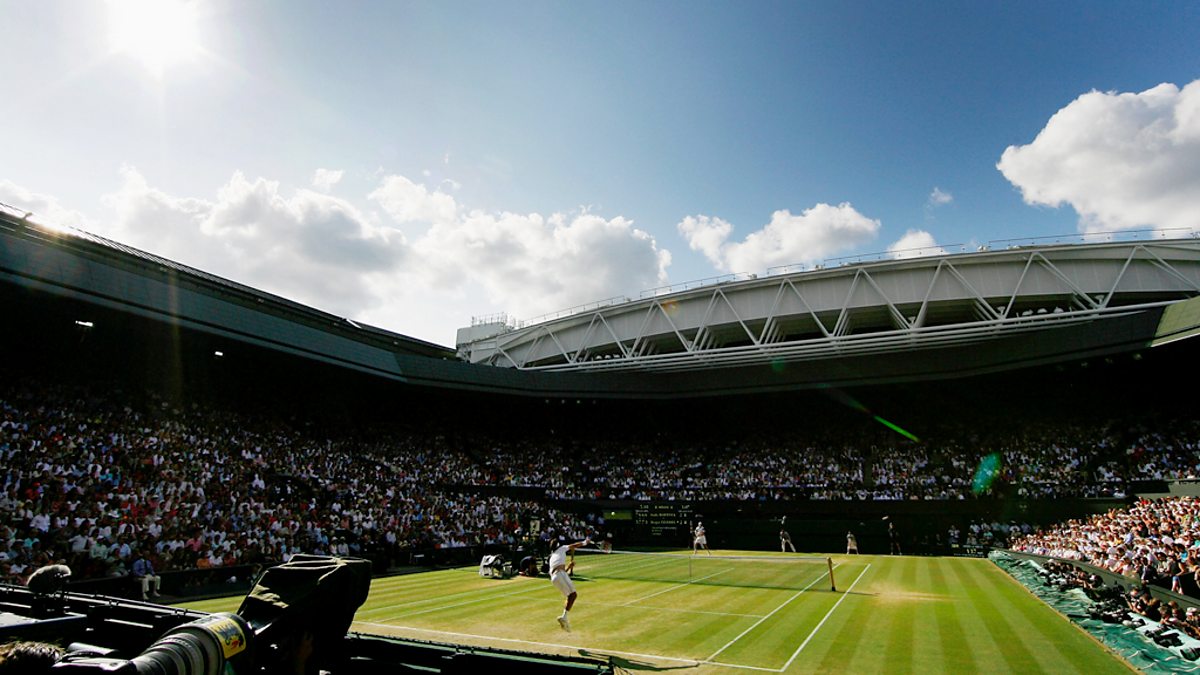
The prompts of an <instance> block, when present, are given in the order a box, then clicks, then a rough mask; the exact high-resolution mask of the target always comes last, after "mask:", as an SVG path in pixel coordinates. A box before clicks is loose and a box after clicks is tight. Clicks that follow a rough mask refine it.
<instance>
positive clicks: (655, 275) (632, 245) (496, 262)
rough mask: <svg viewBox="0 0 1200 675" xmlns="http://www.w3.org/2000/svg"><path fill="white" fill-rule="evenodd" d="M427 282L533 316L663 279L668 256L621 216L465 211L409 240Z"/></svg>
mask: <svg viewBox="0 0 1200 675" xmlns="http://www.w3.org/2000/svg"><path fill="white" fill-rule="evenodd" d="M413 249H414V251H415V252H416V253H418V254H419V255H420V257H421V259H422V261H423V263H424V265H425V274H426V275H427V279H428V281H429V282H430V283H432V284H434V285H435V286H436V287H437V288H439V289H442V290H450V289H454V288H457V287H459V286H460V285H462V284H465V283H474V284H477V285H478V286H480V287H482V288H483V289H484V290H485V291H486V292H487V294H488V296H489V297H490V298H491V299H492V300H493V301H495V302H497V303H499V304H501V305H502V306H504V307H505V308H506V309H507V310H508V311H509V312H510V313H513V314H515V315H517V316H521V317H525V318H530V317H531V316H533V315H540V314H544V313H547V312H551V311H556V310H559V309H565V308H567V307H572V306H576V305H580V304H584V303H588V302H592V301H595V300H600V299H604V298H606V297H611V296H613V295H618V294H633V293H636V292H638V291H640V290H643V289H645V288H649V287H651V286H655V285H660V284H662V283H664V282H665V281H666V276H667V272H666V271H667V267H668V266H669V265H670V264H671V254H670V252H669V251H666V250H663V249H659V248H658V246H657V244H656V242H655V240H654V238H653V237H651V236H650V235H649V234H647V233H646V232H643V231H641V230H638V229H636V228H634V227H633V223H632V222H631V221H629V220H627V219H625V218H621V217H616V218H612V219H605V218H602V217H600V216H596V215H591V214H576V215H574V216H567V215H565V214H560V213H556V214H553V215H551V216H542V215H540V214H536V213H533V214H516V213H485V212H482V211H470V212H468V213H466V214H464V215H463V216H462V217H461V218H459V219H456V220H453V221H449V222H443V223H438V224H435V225H434V226H433V227H431V228H430V229H429V230H428V231H427V232H426V233H425V235H424V236H422V237H421V238H420V239H418V240H416V241H414V243H413Z"/></svg>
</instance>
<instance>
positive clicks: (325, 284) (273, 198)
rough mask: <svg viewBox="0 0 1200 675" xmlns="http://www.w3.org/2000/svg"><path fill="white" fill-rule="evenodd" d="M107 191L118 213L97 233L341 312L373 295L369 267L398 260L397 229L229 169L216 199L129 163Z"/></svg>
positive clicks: (362, 306) (402, 249)
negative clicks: (171, 189)
mask: <svg viewBox="0 0 1200 675" xmlns="http://www.w3.org/2000/svg"><path fill="white" fill-rule="evenodd" d="M121 175H122V184H121V187H120V189H118V190H117V191H116V192H114V193H112V194H109V195H107V196H105V198H104V201H105V203H106V204H107V205H108V206H109V207H111V208H112V209H113V211H114V213H115V214H116V217H115V219H113V220H112V221H111V222H109V223H106V224H103V225H100V226H98V233H99V234H103V235H106V236H109V237H112V238H113V239H116V240H118V241H121V242H123V243H126V244H129V245H131V246H134V247H137V248H141V249H144V250H147V251H150V252H152V253H156V254H158V255H162V256H164V257H167V258H170V259H172V260H176V261H179V262H182V263H184V264H187V265H191V266H193V267H196V268H199V269H202V270H204V271H206V272H210V273H213V274H217V275H220V276H224V277H227V278H230V279H233V280H235V281H239V282H242V283H245V284H248V285H250V286H254V287H256V288H261V289H263V290H266V291H269V292H272V293H275V294H278V295H282V296H284V297H287V298H290V299H293V300H297V301H299V302H303V303H306V304H311V305H313V306H316V307H318V308H321V309H324V310H327V311H331V312H334V313H340V314H344V315H348V316H353V315H356V314H357V313H360V312H363V311H365V310H367V309H369V308H370V307H372V306H375V305H377V304H379V302H380V299H379V297H378V295H377V291H376V289H374V288H373V287H372V285H371V283H370V280H369V275H371V274H373V273H383V272H387V271H388V270H391V269H395V268H396V267H398V266H399V265H400V264H402V262H403V261H404V259H405V257H406V255H407V252H406V246H405V243H404V238H403V237H402V236H401V235H400V234H399V233H398V232H394V231H391V232H389V231H387V230H384V229H381V228H378V227H375V226H372V225H371V224H369V222H368V220H367V218H366V217H365V216H364V215H363V214H362V213H360V212H359V211H358V209H357V208H356V207H354V206H353V205H352V204H350V203H348V202H346V201H344V200H341V199H337V198H334V197H330V196H328V195H324V194H321V193H318V192H313V191H311V190H303V189H300V190H294V191H291V192H290V193H285V192H284V191H282V190H281V189H280V185H279V183H278V182H275V181H268V180H265V179H263V178H258V179H255V180H250V179H248V178H246V177H245V176H244V175H242V174H241V173H240V172H239V173H235V174H234V175H233V176H232V177H231V178H230V180H229V182H227V183H226V184H225V185H223V186H221V188H220V189H219V190H217V193H216V198H215V199H212V200H209V199H202V198H195V197H179V196H175V195H171V194H168V193H166V192H164V191H162V190H159V189H157V188H154V187H152V186H150V185H149V183H148V182H147V181H146V179H145V177H143V176H142V175H141V173H139V172H138V171H137V170H136V169H134V168H131V167H125V168H124V169H122V171H121Z"/></svg>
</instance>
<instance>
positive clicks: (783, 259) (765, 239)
mask: <svg viewBox="0 0 1200 675" xmlns="http://www.w3.org/2000/svg"><path fill="white" fill-rule="evenodd" d="M879 227H880V224H879V221H878V220H874V219H871V218H867V217H866V216H864V215H862V214H861V213H859V212H858V211H856V210H855V209H854V207H853V206H851V205H850V204H849V203H845V202H843V203H842V204H839V205H837V206H831V205H829V204H817V205H816V206H813V207H812V208H810V209H805V210H804V212H803V213H801V214H800V215H793V214H792V213H791V212H790V211H787V210H783V211H776V212H775V213H773V214H772V215H771V222H769V223H767V225H766V226H764V227H763V228H762V229H760V230H756V231H754V232H751V233H750V234H748V235H746V238H745V239H743V240H742V241H740V242H730V241H728V239H729V235H730V234H731V233H732V231H733V226H732V225H730V224H729V223H727V222H725V221H724V220H721V219H720V218H710V217H708V216H688V217H687V218H684V219H683V220H682V221H680V223H679V224H678V225H677V226H676V228H677V229H678V230H679V233H680V234H682V235H683V237H684V238H685V239H686V240H687V242H688V245H689V246H690V247H691V248H692V250H693V251H700V252H701V253H703V254H704V255H705V257H707V258H708V259H709V260H710V261H711V262H712V263H713V265H715V266H716V267H717V268H718V269H721V270H725V271H727V272H760V271H765V270H766V269H767V268H770V267H774V266H777V265H790V264H795V263H813V262H818V261H820V260H823V259H825V258H827V257H829V256H830V255H832V254H834V253H839V252H842V251H846V250H848V249H852V248H854V247H856V246H860V245H862V244H865V243H867V242H869V241H872V240H874V239H875V237H876V236H877V235H878V233H879Z"/></svg>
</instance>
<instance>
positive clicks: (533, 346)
mask: <svg viewBox="0 0 1200 675" xmlns="http://www.w3.org/2000/svg"><path fill="white" fill-rule="evenodd" d="M1198 295H1200V240H1197V239H1194V238H1189V239H1170V240H1154V241H1131V242H1105V243H1097V244H1073V245H1044V246H1013V247H1010V248H1007V249H1005V250H1000V251H992V250H985V249H981V250H979V251H978V252H973V253H967V254H956V255H940V256H932V257H923V258H916V259H908V260H882V261H875V262H869V263H857V264H849V263H848V264H846V265H844V266H840V267H837V268H834V269H821V268H818V269H815V270H809V271H802V272H796V273H790V274H779V275H773V276H767V277H764V278H758V277H755V276H750V277H747V278H744V279H741V280H737V281H726V282H722V283H718V284H715V285H709V286H704V287H700V288H694V289H688V290H684V291H680V292H675V293H669V294H665V295H659V296H654V297H649V298H644V299H641V300H636V301H629V302H625V303H620V304H613V305H607V306H603V307H597V308H593V309H588V310H587V311H582V312H578V313H575V314H570V315H566V316H562V317H559V318H555V319H552V320H549V321H545V322H542V323H538V324H535V325H531V326H527V327H523V328H520V329H509V328H507V327H503V326H499V327H496V330H494V331H493V333H494V334H492V335H486V333H485V334H484V337H480V338H477V339H474V340H468V341H466V342H464V343H463V344H460V345H459V353H460V354H461V355H463V356H464V357H465V358H468V359H469V360H470V361H472V362H475V363H486V364H489V365H495V366H502V367H509V368H518V369H522V370H540V371H588V372H611V371H631V370H639V371H647V372H656V373H665V372H673V371H684V370H687V371H695V370H698V369H727V368H731V367H738V366H746V365H764V364H767V365H770V364H775V365H779V364H796V363H802V362H810V361H822V360H828V359H841V358H846V357H849V356H870V355H885V354H888V353H894V352H906V353H911V352H914V351H918V350H930V349H943V348H949V347H959V346H966V345H978V344H981V343H985V342H992V341H996V340H998V339H1003V338H1007V337H1012V336H1016V335H1019V334H1023V333H1038V332H1045V331H1057V330H1060V329H1062V328H1065V327H1070V326H1075V327H1080V326H1089V327H1090V328H1089V330H1091V331H1098V332H1102V333H1104V332H1109V326H1110V325H1111V324H1110V323H1109V322H1110V321H1112V320H1114V319H1118V318H1121V317H1130V316H1133V315H1136V314H1138V313H1141V312H1145V311H1160V310H1162V308H1164V307H1167V306H1170V305H1173V304H1175V303H1179V302H1182V301H1186V300H1188V299H1190V298H1194V297H1196V296H1198ZM486 328H487V326H476V327H474V331H475V332H477V333H478V332H480V331H482V330H486Z"/></svg>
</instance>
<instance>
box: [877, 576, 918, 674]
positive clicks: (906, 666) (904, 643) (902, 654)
mask: <svg viewBox="0 0 1200 675" xmlns="http://www.w3.org/2000/svg"><path fill="white" fill-rule="evenodd" d="M896 569H897V571H898V572H899V574H898V576H899V578H900V581H899V584H900V587H901V588H909V589H915V588H916V574H915V571H916V565H914V564H913V561H912V560H909V559H905V558H901V559H899V560H897V561H896ZM889 618H890V621H889V622H888V627H887V631H886V639H885V642H884V649H883V653H884V657H883V662H884V663H885V664H886V665H887V669H888V672H893V673H910V672H912V665H913V664H912V659H913V656H914V655H913V649H912V642H913V621H915V620H916V607H915V603H913V602H912V601H903V602H901V603H900V604H899V605H898V606H897V607H896V608H895V609H894V610H893V611H892V613H891V616H890V617H889Z"/></svg>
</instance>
